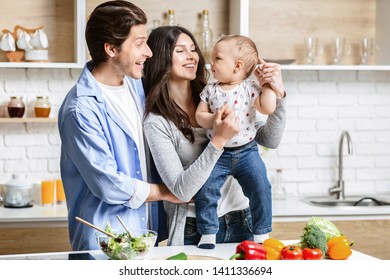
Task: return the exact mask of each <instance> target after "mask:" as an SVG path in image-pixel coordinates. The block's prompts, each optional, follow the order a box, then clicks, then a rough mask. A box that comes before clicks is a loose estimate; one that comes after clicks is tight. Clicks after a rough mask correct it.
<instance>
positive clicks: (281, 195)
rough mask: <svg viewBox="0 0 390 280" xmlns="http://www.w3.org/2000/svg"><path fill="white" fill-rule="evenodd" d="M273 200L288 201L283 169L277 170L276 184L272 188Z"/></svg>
mask: <svg viewBox="0 0 390 280" xmlns="http://www.w3.org/2000/svg"><path fill="white" fill-rule="evenodd" d="M272 198H273V199H278V200H282V199H286V188H285V187H284V180H283V172H282V169H276V176H275V183H274V185H273V186H272Z"/></svg>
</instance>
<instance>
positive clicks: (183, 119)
mask: <svg viewBox="0 0 390 280" xmlns="http://www.w3.org/2000/svg"><path fill="white" fill-rule="evenodd" d="M182 33H184V34H187V35H188V36H189V37H190V38H191V40H192V41H193V42H194V45H195V49H196V52H197V53H198V54H199V62H198V69H197V71H196V78H195V79H194V80H192V81H190V85H191V90H192V97H193V99H194V103H195V105H198V104H199V102H200V97H199V93H200V92H201V91H202V90H203V88H204V86H205V85H206V83H207V79H208V72H207V70H206V67H205V60H204V58H203V56H202V53H201V51H200V48H199V45H198V43H197V42H196V39H195V37H194V35H193V34H192V33H191V32H190V31H188V30H187V29H185V28H184V27H181V26H162V27H158V28H156V29H154V30H153V31H152V33H151V34H150V35H149V38H148V41H147V44H148V45H149V47H150V49H151V50H152V52H153V56H152V57H151V58H149V59H148V60H146V62H145V63H144V69H143V70H144V72H143V74H144V75H143V76H144V78H143V83H144V90H145V94H146V114H149V113H154V114H157V115H161V116H163V117H164V118H166V119H167V120H170V121H172V122H173V123H174V124H175V125H176V126H177V128H178V129H179V130H180V131H181V132H182V133H183V135H184V136H185V137H186V138H187V139H188V140H189V141H191V143H193V142H194V133H193V131H192V126H191V123H190V118H189V116H188V114H187V113H186V112H185V111H183V110H182V109H181V108H180V106H178V105H177V104H176V102H175V101H174V100H173V99H172V98H171V97H170V96H169V92H168V80H169V77H170V75H171V71H172V54H173V51H174V49H175V46H176V43H177V40H178V38H179V36H180V34H182Z"/></svg>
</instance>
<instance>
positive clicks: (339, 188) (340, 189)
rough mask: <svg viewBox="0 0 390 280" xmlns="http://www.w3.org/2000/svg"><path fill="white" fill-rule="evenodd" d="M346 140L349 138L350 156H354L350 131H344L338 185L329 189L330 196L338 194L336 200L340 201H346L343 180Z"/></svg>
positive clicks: (340, 149)
mask: <svg viewBox="0 0 390 280" xmlns="http://www.w3.org/2000/svg"><path fill="white" fill-rule="evenodd" d="M344 138H347V145H348V154H352V140H351V135H349V133H348V131H343V132H342V133H341V137H340V143H339V180H338V181H337V185H336V186H334V187H332V188H329V194H330V195H333V194H336V198H337V199H339V200H343V199H345V195H344V189H345V185H344V180H343V143H344Z"/></svg>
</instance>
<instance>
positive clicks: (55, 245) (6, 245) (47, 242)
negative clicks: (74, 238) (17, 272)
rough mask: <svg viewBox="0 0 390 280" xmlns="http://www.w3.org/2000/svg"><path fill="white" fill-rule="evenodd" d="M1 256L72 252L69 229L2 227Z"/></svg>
mask: <svg viewBox="0 0 390 280" xmlns="http://www.w3.org/2000/svg"><path fill="white" fill-rule="evenodd" d="M0 244H1V246H0V255H6V254H29V253H42V252H65V251H72V248H71V246H70V243H69V234H68V227H67V226H64V227H27V226H24V227H23V226H22V227H10V228H3V227H0Z"/></svg>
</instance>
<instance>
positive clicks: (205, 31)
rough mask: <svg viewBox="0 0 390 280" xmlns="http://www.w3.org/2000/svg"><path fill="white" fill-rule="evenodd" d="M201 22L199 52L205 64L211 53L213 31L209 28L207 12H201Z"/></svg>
mask: <svg viewBox="0 0 390 280" xmlns="http://www.w3.org/2000/svg"><path fill="white" fill-rule="evenodd" d="M202 22H203V23H202V37H201V51H202V54H203V56H204V58H205V61H206V63H210V61H211V51H212V47H213V31H212V30H211V28H210V22H209V11H208V10H203V19H202Z"/></svg>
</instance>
